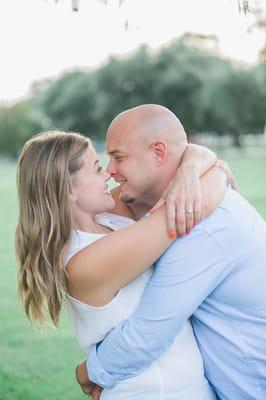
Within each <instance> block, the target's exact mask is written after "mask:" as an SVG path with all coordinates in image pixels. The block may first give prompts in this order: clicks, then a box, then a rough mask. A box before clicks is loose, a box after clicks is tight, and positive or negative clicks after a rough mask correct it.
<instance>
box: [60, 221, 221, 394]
mask: <svg viewBox="0 0 266 400" xmlns="http://www.w3.org/2000/svg"><path fill="white" fill-rule="evenodd" d="M97 220H98V222H99V223H101V224H102V225H105V226H108V227H110V228H111V229H113V230H116V229H121V228H123V227H125V226H127V225H128V224H129V223H133V222H134V221H133V220H131V219H129V218H126V217H121V216H118V215H114V214H109V213H103V214H99V215H98V216H97ZM102 236H104V235H102V234H96V233H88V232H83V231H79V230H75V231H72V237H71V241H70V246H69V252H68V254H67V257H66V263H67V262H68V260H69V259H70V258H71V257H72V256H73V255H74V254H76V253H77V252H78V251H79V250H81V249H82V248H84V247H85V246H87V245H89V244H90V243H93V242H94V241H95V240H97V239H99V238H101V237H102ZM151 274H152V268H150V269H149V270H147V271H146V272H144V273H143V274H142V275H141V276H139V277H138V278H137V279H136V280H134V281H132V282H131V283H129V284H128V285H126V286H124V287H123V288H122V289H120V291H119V292H118V294H117V295H116V296H115V297H114V298H113V299H112V300H111V301H110V302H109V303H108V304H106V305H104V306H102V307H93V306H88V305H87V304H84V303H82V302H80V301H79V300H77V299H75V298H73V297H71V296H68V297H67V310H68V313H69V317H70V321H71V323H72V326H73V329H74V332H75V335H76V338H77V340H78V342H79V344H80V346H81V348H82V349H83V350H84V351H85V353H86V356H87V355H88V354H89V351H90V348H91V346H92V345H93V344H95V343H97V342H99V341H101V340H102V339H103V338H104V337H105V336H106V334H107V333H108V332H110V331H111V330H112V329H113V328H115V327H116V326H117V325H118V324H119V323H120V322H122V321H123V320H125V319H128V318H129V317H130V315H131V314H132V313H133V311H134V310H135V309H136V307H137V305H138V303H139V300H140V297H141V295H142V292H143V290H144V288H145V285H146V284H147V282H148V280H149V278H150V277H151ZM120 399H121V400H214V399H216V396H215V394H214V393H213V391H212V389H211V387H210V386H209V383H208V381H207V380H206V378H205V377H204V371H203V363H202V358H201V354H200V352H199V349H198V347H197V344H196V340H195V337H194V334H193V330H192V327H191V324H190V321H186V322H185V324H184V326H183V328H182V329H181V331H180V333H179V334H178V335H177V336H176V338H175V340H174V342H173V344H172V345H171V346H170V348H169V349H168V350H167V351H166V352H165V353H164V354H163V355H162V356H161V357H160V359H158V360H157V361H156V362H154V363H153V364H152V365H151V366H150V367H149V368H148V369H146V370H145V371H144V372H143V373H141V374H140V375H138V376H136V377H134V378H130V379H126V380H124V381H121V382H120V383H118V384H117V385H115V386H113V387H112V388H110V389H104V390H103V392H102V394H101V400H120Z"/></svg>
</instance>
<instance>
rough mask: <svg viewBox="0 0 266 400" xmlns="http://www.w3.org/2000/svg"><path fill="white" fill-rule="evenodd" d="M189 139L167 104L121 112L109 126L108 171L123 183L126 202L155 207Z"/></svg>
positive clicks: (122, 196) (122, 191)
mask: <svg viewBox="0 0 266 400" xmlns="http://www.w3.org/2000/svg"><path fill="white" fill-rule="evenodd" d="M186 146H187V138H186V133H185V131H184V128H183V126H182V124H181V122H180V121H179V119H178V118H177V117H176V116H175V115H174V114H173V113H172V112H171V111H170V110H168V109H167V108H166V107H162V106H160V105H156V104H145V105H141V106H138V107H134V108H131V109H130V110H127V111H124V112H122V113H121V114H119V115H118V116H117V117H116V118H115V119H114V120H113V121H112V123H111V125H110V126H109V128H108V132H107V137H106V147H107V153H108V154H109V156H110V162H109V165H108V171H109V172H110V174H111V175H112V176H113V177H114V178H115V179H116V181H117V182H118V183H119V184H120V189H121V199H122V200H123V201H124V202H126V203H131V204H132V203H135V204H136V203H138V204H140V203H141V204H146V205H150V206H152V205H153V204H154V203H155V202H156V201H157V200H158V198H159V197H160V195H161V194H162V192H163V190H164V189H165V187H166V185H167V183H168V182H169V181H170V179H172V177H173V175H174V173H175V171H176V169H177V168H178V165H179V163H180V161H181V158H182V156H183V154H184V151H185V149H186Z"/></svg>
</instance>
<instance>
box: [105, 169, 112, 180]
mask: <svg viewBox="0 0 266 400" xmlns="http://www.w3.org/2000/svg"><path fill="white" fill-rule="evenodd" d="M110 178H111V174H110V172H108V171H107V170H105V171H104V179H105V180H106V181H109V179H110Z"/></svg>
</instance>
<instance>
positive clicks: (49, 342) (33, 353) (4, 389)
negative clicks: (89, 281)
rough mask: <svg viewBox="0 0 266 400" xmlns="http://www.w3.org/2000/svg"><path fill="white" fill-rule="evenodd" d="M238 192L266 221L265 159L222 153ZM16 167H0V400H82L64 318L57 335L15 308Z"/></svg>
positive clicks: (74, 349) (73, 347)
mask: <svg viewBox="0 0 266 400" xmlns="http://www.w3.org/2000/svg"><path fill="white" fill-rule="evenodd" d="M223 157H224V158H225V159H227V161H229V162H230V165H231V167H232V170H233V172H234V174H235V176H236V178H237V181H238V184H239V190H240V191H241V192H242V193H243V194H244V195H245V196H246V197H247V198H248V199H249V200H250V202H251V203H252V204H253V205H254V206H255V207H256V208H257V209H258V210H259V211H260V212H261V214H262V215H263V216H264V217H265V218H266V154H265V153H264V152H260V153H258V154H256V155H255V154H253V153H252V154H249V153H247V152H245V151H244V152H243V153H241V154H238V153H225V154H224V155H223ZM16 219H17V201H16V190H15V165H14V164H12V163H8V162H2V163H1V162H0V268H1V280H0V293H1V295H0V321H1V323H0V359H1V372H0V400H14V399H20V400H57V399H58V400H61V399H64V400H78V399H84V396H83V394H82V393H81V392H80V389H79V387H78V386H77V384H76V383H75V380H74V374H73V370H74V367H75V365H76V364H77V362H78V361H79V360H80V359H82V358H83V354H82V353H81V351H80V350H79V347H78V345H77V344H76V342H75V339H74V338H73V335H72V332H71V329H70V327H69V325H68V321H67V319H66V318H65V316H64V317H63V320H62V326H61V328H60V329H59V330H55V329H49V330H48V331H47V332H46V333H41V332H40V331H38V330H33V329H32V328H31V327H30V326H29V324H28V322H27V320H26V318H25V316H24V314H23V312H22V309H21V306H20V305H19V303H18V300H17V295H16V263H15V258H14V248H13V239H14V230H15V224H16Z"/></svg>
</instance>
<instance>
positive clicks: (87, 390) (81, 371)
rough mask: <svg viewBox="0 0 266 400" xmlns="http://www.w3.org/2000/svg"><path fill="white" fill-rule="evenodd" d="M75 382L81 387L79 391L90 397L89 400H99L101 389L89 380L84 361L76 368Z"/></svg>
mask: <svg viewBox="0 0 266 400" xmlns="http://www.w3.org/2000/svg"><path fill="white" fill-rule="evenodd" d="M76 380H77V382H78V384H79V385H80V387H81V390H82V391H83V393H84V394H86V395H87V396H92V398H91V400H99V399H100V396H101V393H102V391H103V388H101V387H100V386H98V385H96V383H93V382H92V381H91V380H90V379H89V375H88V371H87V366H86V360H84V361H82V362H81V363H80V364H79V365H78V366H77V368H76Z"/></svg>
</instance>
